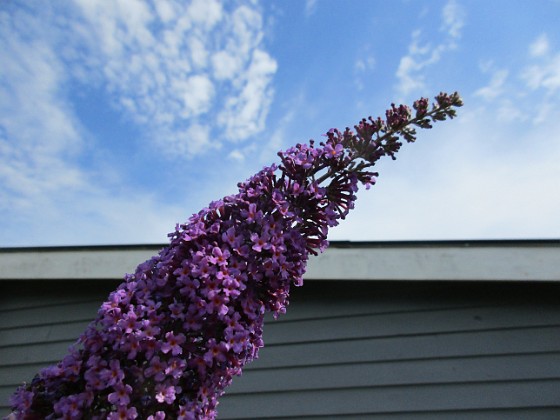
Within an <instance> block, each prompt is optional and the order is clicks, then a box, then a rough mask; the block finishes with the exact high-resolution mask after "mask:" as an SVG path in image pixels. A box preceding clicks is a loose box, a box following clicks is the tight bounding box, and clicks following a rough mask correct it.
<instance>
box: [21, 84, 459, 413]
mask: <svg viewBox="0 0 560 420" xmlns="http://www.w3.org/2000/svg"><path fill="white" fill-rule="evenodd" d="M461 105H462V103H461V99H460V98H459V96H458V95H457V94H453V95H447V94H443V93H442V94H440V95H438V96H437V97H436V102H435V103H434V104H433V105H432V107H431V109H429V108H428V101H427V100H426V99H425V98H421V99H419V100H418V101H416V102H415V103H414V109H415V115H414V116H413V115H412V111H411V110H410V108H408V107H405V106H403V105H401V106H399V107H396V106H395V105H392V106H391V108H390V109H389V110H388V111H387V113H386V119H385V120H383V119H381V118H377V119H373V118H371V117H370V118H369V119H367V120H366V119H363V120H361V121H360V122H359V123H358V125H357V126H356V127H355V132H353V131H351V130H350V129H346V130H345V131H343V132H340V131H339V130H336V129H332V130H329V131H328V132H327V133H326V135H325V136H326V140H325V141H324V142H320V143H319V145H316V143H315V142H313V141H311V142H310V143H309V144H297V145H296V146H294V147H292V148H290V149H288V150H286V151H284V152H280V153H279V157H280V161H281V163H280V165H279V166H276V165H272V166H270V167H266V168H264V169H262V170H261V171H260V172H258V173H257V174H256V175H254V176H253V177H252V178H250V179H248V180H247V181H245V182H243V183H240V184H239V185H238V187H239V192H238V193H237V194H236V195H232V196H228V197H225V198H223V199H222V200H218V201H215V202H212V203H210V205H209V206H208V207H207V208H205V209H203V210H201V211H200V212H199V213H197V214H195V215H193V216H192V217H191V218H190V219H189V221H188V222H187V223H184V224H179V225H177V227H176V229H175V231H174V232H172V233H171V234H169V237H170V244H169V246H167V247H166V248H164V249H163V250H161V252H160V253H159V254H158V255H156V256H154V257H153V258H151V259H150V260H148V261H146V262H144V263H142V264H140V265H139V266H138V268H137V269H136V271H135V272H134V274H129V275H126V277H125V281H124V282H123V283H122V284H121V285H120V286H119V287H118V288H117V289H116V290H115V291H114V292H112V293H111V294H110V296H109V297H108V299H107V301H106V302H104V303H103V304H102V305H101V307H100V309H99V311H98V315H97V317H96V319H95V320H94V321H93V322H92V323H91V324H90V325H89V326H88V328H87V329H86V331H85V332H84V333H83V334H82V335H81V336H80V338H79V339H78V341H77V343H76V344H75V345H74V346H72V347H71V348H70V350H69V352H68V355H67V356H66V357H65V358H64V359H63V360H62V361H61V362H60V363H58V364H57V365H55V366H51V367H49V368H46V369H43V370H42V371H41V372H40V373H39V374H38V375H37V376H36V377H35V378H34V379H33V381H32V382H31V383H30V384H27V385H24V386H22V387H20V388H19V389H18V391H16V393H15V394H14V396H13V398H12V403H13V409H14V414H15V415H16V417H17V418H21V419H33V418H44V419H55V418H65V419H78V418H92V419H123V418H131V419H132V418H139V419H164V418H166V416H167V418H178V419H199V418H210V419H211V418H214V417H215V416H216V406H217V404H218V397H219V396H220V395H222V394H223V392H224V389H225V388H226V387H227V386H228V385H229V384H230V383H231V381H232V378H233V377H234V376H235V375H240V374H241V371H242V368H243V366H244V365H245V364H246V363H248V362H250V361H251V360H253V359H254V358H256V357H257V356H258V351H259V348H261V347H262V346H263V341H262V329H263V317H264V314H265V313H266V312H273V313H274V314H275V316H278V315H279V314H282V313H284V312H285V310H286V307H287V306H288V303H289V295H290V287H291V285H292V284H294V285H297V286H299V285H301V284H302V283H303V275H304V273H305V267H306V263H307V260H308V258H309V254H316V253H317V252H320V251H323V250H324V249H325V248H326V247H327V246H328V242H327V234H328V229H329V228H330V227H333V226H336V225H337V224H338V223H339V220H341V219H344V218H345V217H346V215H347V214H348V212H349V211H350V210H351V209H352V208H353V207H354V202H355V200H356V192H357V191H358V186H359V185H360V184H362V185H365V186H366V187H367V188H369V186H370V185H372V184H374V183H375V178H376V176H377V173H375V172H371V171H370V170H369V168H371V167H372V166H373V165H374V164H375V163H376V162H377V160H378V159H379V158H381V157H382V156H386V155H388V156H391V157H393V158H394V154H395V153H396V152H397V151H398V149H399V148H400V146H401V142H400V141H399V140H400V138H401V137H402V138H404V139H405V140H406V141H409V142H410V141H414V140H415V134H416V133H415V131H414V128H413V126H417V127H421V128H430V127H431V123H433V122H434V121H437V120H442V119H446V118H447V117H449V118H453V117H454V116H455V110H454V109H453V107H457V106H461Z"/></svg>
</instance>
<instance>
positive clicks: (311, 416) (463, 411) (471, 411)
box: [218, 404, 560, 420]
mask: <svg viewBox="0 0 560 420" xmlns="http://www.w3.org/2000/svg"><path fill="white" fill-rule="evenodd" d="M555 408H558V409H560V404H552V405H542V406H531V407H520V408H518V407H515V408H501V407H496V408H493V407H489V408H459V409H456V410H447V409H446V410H438V409H429V410H402V411H367V412H361V413H342V414H341V413H338V414H333V415H325V414H305V415H287V416H280V417H278V416H275V417H266V418H267V419H268V420H284V419H332V418H341V419H343V418H345V417H352V418H357V417H359V416H387V415H390V416H402V415H418V414H427V413H430V414H438V415H441V414H449V415H453V414H477V413H488V412H492V413H496V414H498V413H504V414H505V413H512V414H515V413H516V412H519V411H541V410H550V409H555ZM219 415H220V413H219V406H218V417H219ZM226 419H231V420H254V417H237V416H236V417H226Z"/></svg>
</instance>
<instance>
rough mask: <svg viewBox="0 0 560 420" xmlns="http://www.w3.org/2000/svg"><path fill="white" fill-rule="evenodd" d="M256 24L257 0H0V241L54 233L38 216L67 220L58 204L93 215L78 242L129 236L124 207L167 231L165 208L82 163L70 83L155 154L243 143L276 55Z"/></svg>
mask: <svg viewBox="0 0 560 420" xmlns="http://www.w3.org/2000/svg"><path fill="white" fill-rule="evenodd" d="M263 30H264V29H263V22H262V17H261V11H260V9H259V8H258V5H256V4H255V3H254V2H252V1H244V0H240V1H237V2H232V3H228V4H223V3H222V2H219V1H215V0H194V1H192V2H182V1H168V0H158V1H154V2H144V1H137V0H119V1H115V2H109V3H107V2H104V1H96V0H75V1H73V2H63V3H51V4H42V3H30V4H29V5H28V6H26V7H18V6H17V5H15V4H12V5H6V4H4V5H2V6H1V7H0V44H1V45H2V49H1V51H0V56H1V59H0V61H1V62H2V65H1V66H0V162H1V164H0V212H2V215H3V216H5V217H2V219H3V220H4V219H5V220H9V221H10V223H12V224H13V223H14V221H19V222H20V223H19V224H18V226H19V227H18V228H17V229H16V228H13V227H10V226H8V225H7V224H6V223H3V222H0V230H2V232H3V234H2V238H1V242H2V244H4V245H5V244H12V245H14V244H26V243H53V242H54V243H60V242H64V234H63V233H59V234H57V235H55V230H56V228H54V227H53V228H52V229H49V228H48V226H49V225H51V224H52V225H53V226H58V227H59V228H60V226H66V223H65V222H64V220H62V219H61V217H62V216H60V214H58V211H57V209H60V206H64V208H65V212H64V214H66V215H68V214H72V215H75V217H68V216H66V217H67V219H68V221H69V223H70V219H75V221H76V222H77V221H78V220H81V221H82V222H84V221H91V222H92V223H93V224H95V226H96V227H95V228H92V229H91V231H89V234H90V236H89V237H88V239H84V242H86V243H87V242H89V243H92V242H115V241H117V242H118V241H119V240H122V241H126V242H128V241H135V240H139V239H138V238H139V236H138V235H135V234H133V233H132V232H130V224H128V225H126V226H125V225H123V224H121V223H123V222H124V221H123V220H119V215H123V214H124V215H126V214H128V215H130V214H136V215H137V217H138V220H139V221H140V220H152V221H154V220H155V218H156V213H159V214H161V218H162V219H165V221H166V223H168V224H167V226H168V227H167V228H165V230H164V232H167V230H168V229H169V226H173V223H174V222H175V221H176V220H174V221H173V222H172V223H170V220H168V218H167V217H166V215H169V214H172V215H176V216H177V217H179V212H178V211H176V210H177V209H176V208H174V207H172V206H168V205H164V204H158V203H157V200H156V198H155V197H154V198H149V197H143V198H139V197H138V195H142V193H141V192H140V191H135V190H133V189H131V188H124V187H122V186H119V185H118V184H119V182H120V181H119V177H120V176H122V175H123V174H121V173H119V172H118V170H115V171H114V172H113V174H112V175H109V174H105V173H102V171H101V168H100V167H94V168H91V167H88V168H87V169H86V168H85V167H84V166H83V162H84V160H87V159H89V158H88V157H86V156H85V153H86V152H87V151H90V150H91V148H95V144H96V142H97V141H98V140H99V139H95V138H93V137H92V136H93V134H92V133H90V132H88V130H87V127H86V126H84V125H83V123H82V122H81V120H80V115H79V114H78V110H77V109H76V107H75V106H74V105H75V104H74V103H73V100H74V95H75V93H76V90H80V89H87V90H92V89H93V90H97V91H100V92H104V94H105V95H106V97H108V98H110V99H111V101H112V102H111V104H110V106H111V107H112V108H113V111H114V113H115V115H120V116H122V117H123V118H125V119H126V120H127V121H129V122H130V121H132V122H133V125H135V126H136V127H137V128H138V131H139V132H142V133H144V134H145V138H144V139H142V140H143V142H142V143H139V145H140V144H146V142H147V143H148V144H150V143H151V147H150V149H151V150H153V151H155V153H158V152H159V154H160V155H164V156H173V157H181V158H184V157H192V156H197V155H199V154H202V153H205V152H207V151H214V150H216V149H218V148H220V147H223V146H224V145H225V144H227V143H228V142H232V141H233V142H236V143H240V142H244V141H246V140H247V139H251V137H252V136H254V135H255V134H257V133H258V132H259V131H261V130H262V129H263V128H264V122H265V119H266V116H267V115H268V110H269V107H270V104H271V101H272V97H273V90H272V78H273V76H274V74H275V72H276V69H277V64H276V61H275V60H274V58H272V56H271V55H270V54H269V53H268V52H267V51H266V49H265V48H264V46H263V43H262V39H263ZM218 92H219V94H218ZM241 150H242V149H241ZM111 177H112V178H111ZM115 191H118V193H116V192H115ZM201 204H203V203H201ZM182 216H184V215H181V217H182ZM57 221H58V224H57ZM157 225H158V226H159V223H157ZM24 226H27V228H24ZM159 227H160V226H159ZM80 229H87V228H86V227H85V226H81V227H80ZM147 230H149V229H147ZM51 231H52V233H53V235H52V236H51V237H52V240H50V239H45V238H49V234H50V232H51ZM22 232H25V233H24V234H22ZM160 233H161V232H160ZM70 236H72V235H70ZM75 236H76V235H75V234H74V235H73V237H75ZM143 237H150V234H149V233H148V232H147V231H146V230H145V233H144V236H143ZM109 238H113V239H112V240H111V239H109ZM164 239H165V238H164V237H162V238H161V240H164Z"/></svg>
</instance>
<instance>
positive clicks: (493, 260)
mask: <svg viewBox="0 0 560 420" xmlns="http://www.w3.org/2000/svg"><path fill="white" fill-rule="evenodd" d="M161 248H162V246H161V245H160V246H144V247H126V246H123V247H90V248H87V247H76V248H72V247H68V248H60V249H57V248H30V249H25V248H23V249H20V250H18V249H9V250H1V249H0V280H10V279H11V280H41V279H44V280H55V279H58V280H69V279H84V280H86V279H92V280H95V279H99V280H109V279H111V280H118V279H122V278H123V276H124V275H125V274H126V273H132V272H134V270H135V268H136V266H137V265H138V264H140V263H142V262H144V261H146V260H147V259H149V258H150V257H152V256H153V255H155V254H157V253H158V251H159V250H160V249H161ZM305 279H306V280H389V281H399V280H403V281H411V280H412V281H413V280H419V281H433V280H437V281H560V243H556V242H555V243H544V244H542V245H538V244H537V245H535V244H534V243H531V244H524V242H523V241H520V242H519V243H515V242H514V243H508V244H506V245H500V244H499V243H498V244H495V245H488V244H479V245H476V244H475V245H473V244H457V243H451V244H445V243H444V242H443V243H438V244H428V245H426V243H418V244H414V243H411V244H408V245H403V244H399V245H394V244H391V243H387V244H383V243H381V244H379V243H377V244H376V245H375V246H368V245H367V244H366V245H364V244H355V245H353V244H352V243H349V244H348V245H346V246H344V247H338V246H336V243H335V244H333V246H331V247H330V248H329V249H327V251H325V252H324V253H323V254H320V255H319V256H316V257H313V256H312V257H311V258H310V260H309V264H308V266H307V273H306V275H305Z"/></svg>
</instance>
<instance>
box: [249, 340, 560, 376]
mask: <svg viewBox="0 0 560 420" xmlns="http://www.w3.org/2000/svg"><path fill="white" fill-rule="evenodd" d="M553 355H560V346H559V349H558V350H550V351H536V352H521V353H514V352H512V353H491V354H473V355H462V356H439V357H437V356H434V357H413V358H403V359H382V360H362V361H352V362H330V363H320V364H307V365H282V366H268V367H262V368H261V367H256V368H253V367H248V368H247V369H246V371H245V372H246V373H250V372H265V371H274V370H284V369H301V370H305V369H306V368H311V369H313V368H321V367H333V366H352V365H375V364H397V363H409V362H429V361H437V360H441V361H443V360H471V359H499V358H502V357H512V356H519V357H525V356H553Z"/></svg>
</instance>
